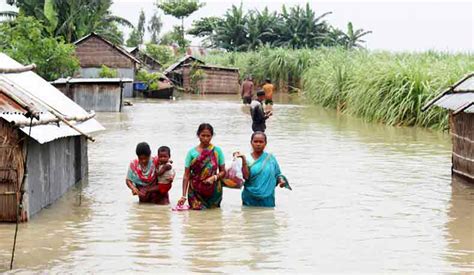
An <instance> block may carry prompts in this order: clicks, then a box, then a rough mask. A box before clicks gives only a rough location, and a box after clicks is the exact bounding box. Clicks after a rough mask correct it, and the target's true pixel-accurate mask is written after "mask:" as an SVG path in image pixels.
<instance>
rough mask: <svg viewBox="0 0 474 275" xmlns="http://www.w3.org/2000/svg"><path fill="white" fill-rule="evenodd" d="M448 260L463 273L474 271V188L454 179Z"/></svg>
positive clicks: (448, 224) (448, 228)
mask: <svg viewBox="0 0 474 275" xmlns="http://www.w3.org/2000/svg"><path fill="white" fill-rule="evenodd" d="M448 216H449V222H448V223H447V225H446V227H447V230H448V234H447V239H448V242H449V248H450V250H451V251H452V253H448V254H447V256H446V257H447V258H448V259H449V261H450V262H452V263H453V265H454V266H456V267H459V268H460V269H461V270H463V271H471V272H472V271H474V186H473V185H472V184H471V185H469V184H467V183H466V182H465V181H463V180H462V179H459V178H457V177H454V178H453V182H452V192H451V200H450V205H449V209H448Z"/></svg>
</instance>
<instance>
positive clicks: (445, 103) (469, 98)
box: [435, 92, 474, 113]
mask: <svg viewBox="0 0 474 275" xmlns="http://www.w3.org/2000/svg"><path fill="white" fill-rule="evenodd" d="M473 102H474V92H469V93H451V94H446V95H444V96H443V97H441V98H440V99H439V100H438V101H436V102H435V105H436V106H439V107H442V108H445V109H448V110H451V111H457V110H460V109H462V108H463V107H465V106H467V105H469V104H471V103H473ZM464 112H466V113H474V105H473V106H470V107H468V108H467V109H466V110H464Z"/></svg>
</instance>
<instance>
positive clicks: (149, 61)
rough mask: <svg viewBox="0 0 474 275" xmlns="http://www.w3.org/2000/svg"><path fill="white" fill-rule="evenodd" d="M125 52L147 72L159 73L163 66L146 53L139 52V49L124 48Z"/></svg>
mask: <svg viewBox="0 0 474 275" xmlns="http://www.w3.org/2000/svg"><path fill="white" fill-rule="evenodd" d="M126 49H127V51H128V52H129V53H130V54H132V55H133V56H135V57H136V58H137V59H138V60H140V61H141V62H142V66H143V67H144V68H145V69H147V70H148V71H149V72H159V71H160V70H161V68H162V67H163V65H161V63H160V62H159V61H158V60H156V59H154V58H153V57H151V56H150V55H148V54H147V53H146V52H144V51H142V50H140V48H139V47H126Z"/></svg>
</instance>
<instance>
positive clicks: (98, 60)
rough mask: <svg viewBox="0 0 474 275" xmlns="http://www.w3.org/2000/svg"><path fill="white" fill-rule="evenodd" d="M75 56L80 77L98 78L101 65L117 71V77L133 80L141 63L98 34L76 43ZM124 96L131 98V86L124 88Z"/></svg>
mask: <svg viewBox="0 0 474 275" xmlns="http://www.w3.org/2000/svg"><path fill="white" fill-rule="evenodd" d="M74 44H75V45H76V56H77V58H78V59H79V63H80V67H81V70H80V75H81V77H84V78H98V77H99V72H100V70H101V67H102V65H105V66H107V67H109V68H113V69H116V70H117V71H118V77H120V78H131V79H135V74H136V72H137V70H138V67H139V66H140V65H141V61H140V60H138V59H137V58H136V57H135V56H133V55H132V54H130V53H129V52H128V51H127V50H126V49H124V48H122V47H121V46H118V45H114V44H113V43H112V42H109V41H108V40H106V39H105V38H103V37H101V36H100V35H98V34H95V33H91V34H89V35H87V36H85V37H83V38H81V39H79V40H77V41H76V42H74ZM124 96H125V97H132V96H133V84H132V83H127V84H125V86H124Z"/></svg>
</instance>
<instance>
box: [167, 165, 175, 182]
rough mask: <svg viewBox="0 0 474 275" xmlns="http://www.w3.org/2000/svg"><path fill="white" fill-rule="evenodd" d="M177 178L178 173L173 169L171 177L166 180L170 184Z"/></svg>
mask: <svg viewBox="0 0 474 275" xmlns="http://www.w3.org/2000/svg"><path fill="white" fill-rule="evenodd" d="M175 176H176V172H175V171H174V170H173V169H171V170H170V175H169V177H168V178H167V179H166V180H167V181H168V183H169V184H171V183H173V181H174V177H175Z"/></svg>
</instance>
